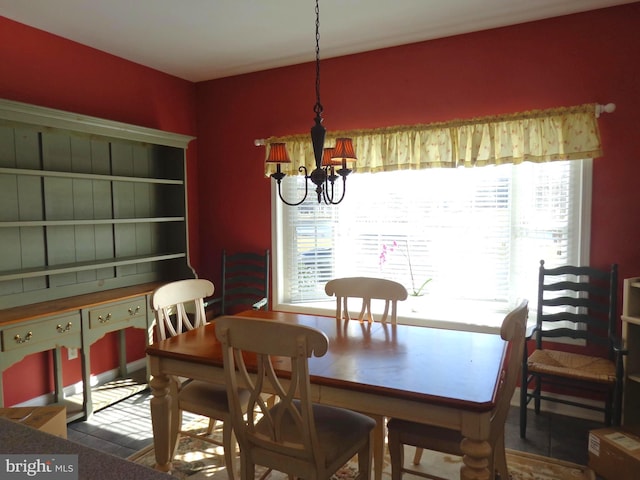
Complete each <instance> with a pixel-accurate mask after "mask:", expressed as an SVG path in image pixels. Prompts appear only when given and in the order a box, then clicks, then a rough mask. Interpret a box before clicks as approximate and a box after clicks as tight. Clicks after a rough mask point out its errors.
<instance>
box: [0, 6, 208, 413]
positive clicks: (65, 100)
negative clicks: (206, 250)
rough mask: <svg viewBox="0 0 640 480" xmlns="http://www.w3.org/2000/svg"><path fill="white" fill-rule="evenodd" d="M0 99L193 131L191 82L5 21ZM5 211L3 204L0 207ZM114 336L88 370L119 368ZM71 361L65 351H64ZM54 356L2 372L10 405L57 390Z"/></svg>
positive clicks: (138, 354) (192, 212) (72, 364)
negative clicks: (55, 385) (52, 366)
mask: <svg viewBox="0 0 640 480" xmlns="http://www.w3.org/2000/svg"><path fill="white" fill-rule="evenodd" d="M0 65H1V66H2V67H1V72H2V73H1V74H0V98H5V99H9V100H15V101H20V102H26V103H32V104H36V105H42V106H45V107H50V108H57V109H61V110H66V111H70V112H77V113H81V114H85V115H93V116H96V117H102V118H107V119H110V120H116V121H120V122H127V123H132V124H136V125H141V126H145V127H149V128H157V129H161V130H168V131H172V132H176V133H182V134H186V135H194V136H195V134H196V113H195V112H196V111H195V104H196V97H195V94H196V89H195V86H194V84H193V83H190V82H187V81H184V80H180V79H178V78H175V77H172V76H169V75H166V74H163V73H160V72H158V71H156V70H152V69H149V68H146V67H143V66H140V65H137V64H134V63H131V62H128V61H125V60H122V59H121V58H118V57H114V56H112V55H108V54H106V53H104V52H100V51H98V50H95V49H92V48H88V47H85V46H82V45H79V44H77V43H74V42H71V41H68V40H65V39H63V38H60V37H56V36H54V35H50V34H48V33H45V32H42V31H40V30H35V29H33V28H30V27H27V26H24V25H21V24H19V23H15V22H13V21H11V20H8V19H6V18H4V17H0ZM196 147H197V145H196V142H195V141H194V142H192V143H191V144H190V145H189V148H188V150H187V163H188V181H189V182H190V184H191V185H192V187H191V188H190V190H189V194H188V196H189V198H188V201H189V216H190V220H191V221H192V224H191V226H192V227H195V226H197V224H198V215H197V212H198V201H197V193H198V191H197V181H196V178H197V177H196V174H197V155H196V153H197V149H196ZM0 208H1V207H0ZM189 233H190V247H191V256H192V259H193V261H194V262H197V261H198V240H199V238H198V232H197V229H196V228H191V230H190V232H189ZM144 334H145V332H144V331H142V330H135V331H132V332H128V337H129V339H128V343H127V346H128V352H127V354H128V358H129V360H134V359H137V358H142V357H144V345H145V342H144ZM116 340H117V337H116V336H115V335H107V336H106V337H104V338H103V339H101V340H100V341H98V342H97V343H95V344H94V345H93V346H92V347H91V367H92V368H91V370H92V373H94V374H97V373H100V372H104V371H107V370H110V369H112V368H115V367H116V366H117V357H116V352H117V349H116V345H117V343H116ZM63 357H64V358H66V352H63ZM50 365H51V354H50V353H49V352H47V353H42V354H36V355H31V356H29V357H26V358H25V359H24V360H23V361H21V362H19V363H17V364H15V365H13V366H12V367H10V368H9V369H7V370H6V371H5V373H4V393H5V404H6V405H13V404H15V403H19V402H23V401H26V400H29V399H31V398H33V397H37V396H39V395H42V394H43V393H46V392H50V391H51V390H52V389H53V379H52V376H51V368H50ZM63 374H64V383H65V385H69V384H72V383H75V382H78V381H79V380H80V378H81V375H80V360H79V359H77V360H72V361H66V360H63Z"/></svg>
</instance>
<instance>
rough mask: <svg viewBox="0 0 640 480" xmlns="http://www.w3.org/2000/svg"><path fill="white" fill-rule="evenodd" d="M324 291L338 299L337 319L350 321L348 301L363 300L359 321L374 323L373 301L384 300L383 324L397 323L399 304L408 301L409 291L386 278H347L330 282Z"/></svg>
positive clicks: (381, 318)
mask: <svg viewBox="0 0 640 480" xmlns="http://www.w3.org/2000/svg"><path fill="white" fill-rule="evenodd" d="M324 291H325V292H326V294H327V295H329V296H330V297H333V296H334V295H335V297H336V318H337V319H342V318H345V319H347V320H350V319H351V317H350V314H349V306H348V300H349V298H351V299H358V300H361V306H360V314H359V315H358V320H359V321H361V322H362V321H364V320H367V321H368V322H373V320H374V319H373V314H372V312H371V300H384V302H385V305H384V312H383V313H382V315H381V317H380V321H381V322H386V321H387V320H391V323H396V322H397V318H398V302H399V301H403V300H406V299H407V296H408V294H407V289H406V288H405V287H404V286H403V285H401V284H400V283H398V282H394V281H393V280H386V279H384V278H372V277H345V278H334V279H333V280H329V281H328V282H327V284H326V285H325V287H324Z"/></svg>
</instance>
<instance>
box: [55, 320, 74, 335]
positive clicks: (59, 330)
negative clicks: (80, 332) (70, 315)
mask: <svg viewBox="0 0 640 480" xmlns="http://www.w3.org/2000/svg"><path fill="white" fill-rule="evenodd" d="M72 326H73V324H72V323H71V322H68V323H67V325H66V326H64V327H63V326H62V325H60V324H58V325H56V330H57V331H58V332H59V333H64V332H68V331H69V330H71V327H72Z"/></svg>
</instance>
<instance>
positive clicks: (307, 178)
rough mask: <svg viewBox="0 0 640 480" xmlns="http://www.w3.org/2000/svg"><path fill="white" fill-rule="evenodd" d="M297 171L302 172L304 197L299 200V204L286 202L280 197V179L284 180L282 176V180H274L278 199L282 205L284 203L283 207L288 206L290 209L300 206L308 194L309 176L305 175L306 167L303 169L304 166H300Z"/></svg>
mask: <svg viewBox="0 0 640 480" xmlns="http://www.w3.org/2000/svg"><path fill="white" fill-rule="evenodd" d="M298 171H299V172H301V173H302V172H304V196H303V197H302V200H300V201H299V202H288V201H286V200H285V199H284V197H283V196H282V185H281V184H282V178H284V175H283V176H282V178H280V179H276V182H277V184H278V197H280V200H281V201H282V203H284V204H285V205H289V206H290V207H297V206H298V205H300V204H302V203H303V202H304V201H305V200H306V199H307V194H308V193H309V175H307V167H305V166H304V165H300V167H299V168H298ZM272 176H273V175H272Z"/></svg>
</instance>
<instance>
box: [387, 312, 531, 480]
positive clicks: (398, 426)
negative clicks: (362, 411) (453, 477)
mask: <svg viewBox="0 0 640 480" xmlns="http://www.w3.org/2000/svg"><path fill="white" fill-rule="evenodd" d="M528 313H529V308H528V301H527V300H522V301H521V302H520V304H519V305H518V306H517V307H516V308H514V309H513V310H512V311H510V312H509V313H508V314H507V315H506V316H505V318H504V320H503V321H502V326H501V327H500V336H501V337H502V338H503V339H504V340H506V341H507V342H508V347H507V354H506V356H505V359H504V363H503V369H502V372H501V377H500V383H499V386H498V391H497V393H496V406H495V408H494V410H493V412H492V413H491V424H490V431H489V443H490V444H491V449H492V452H493V455H492V456H491V458H490V459H489V466H488V468H489V472H490V473H491V478H494V475H495V472H498V473H499V474H500V478H501V480H509V473H508V471H507V460H506V453H505V445H504V424H505V422H506V420H507V414H508V412H509V406H510V404H511V397H512V396H513V392H514V391H515V388H516V384H517V383H518V376H519V375H518V374H519V373H520V361H521V358H522V352H523V351H524V338H525V330H526V325H527V317H528ZM387 428H388V430H389V435H388V443H389V454H390V456H391V479H392V480H400V479H401V478H402V474H403V473H405V472H406V473H410V474H413V475H417V476H420V477H425V478H432V479H439V480H442V479H441V478H440V477H437V476H434V475H431V474H430V473H429V472H425V471H421V470H417V469H416V468H411V467H409V466H406V467H405V465H404V445H412V446H414V447H416V454H415V456H414V459H413V464H414V465H418V464H419V463H420V458H421V456H422V450H423V449H427V450H435V451H438V452H443V453H448V454H450V455H457V456H462V455H463V452H462V449H461V448H460V445H461V442H462V439H463V437H462V434H461V432H460V431H458V430H450V429H448V428H443V427H438V426H435V425H425V424H420V423H415V422H410V421H407V420H400V419H395V418H392V419H391V420H389V422H388V423H387Z"/></svg>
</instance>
